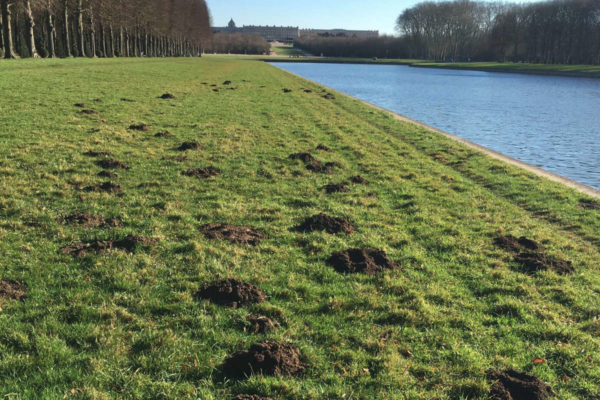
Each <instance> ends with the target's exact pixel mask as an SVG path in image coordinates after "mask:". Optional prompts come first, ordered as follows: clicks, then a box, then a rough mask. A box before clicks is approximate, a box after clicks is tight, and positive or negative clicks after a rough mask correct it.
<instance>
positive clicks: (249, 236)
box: [202, 224, 265, 246]
mask: <svg viewBox="0 0 600 400" xmlns="http://www.w3.org/2000/svg"><path fill="white" fill-rule="evenodd" d="M202 233H204V236H206V237H207V238H209V239H215V240H227V241H229V242H233V243H240V244H246V245H252V246H255V245H257V244H258V243H259V242H260V241H261V240H262V239H264V238H265V234H264V233H263V232H262V231H260V230H258V229H254V228H252V227H250V226H235V225H227V224H208V225H204V226H203V227H202Z"/></svg>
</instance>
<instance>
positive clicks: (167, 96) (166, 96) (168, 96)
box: [160, 93, 175, 100]
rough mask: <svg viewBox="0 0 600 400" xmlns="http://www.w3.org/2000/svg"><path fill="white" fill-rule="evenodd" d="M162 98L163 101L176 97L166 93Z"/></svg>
mask: <svg viewBox="0 0 600 400" xmlns="http://www.w3.org/2000/svg"><path fill="white" fill-rule="evenodd" d="M160 98H161V99H163V100H171V99H174V98H175V95H174V94H172V93H165V94H163V95H162V96H160Z"/></svg>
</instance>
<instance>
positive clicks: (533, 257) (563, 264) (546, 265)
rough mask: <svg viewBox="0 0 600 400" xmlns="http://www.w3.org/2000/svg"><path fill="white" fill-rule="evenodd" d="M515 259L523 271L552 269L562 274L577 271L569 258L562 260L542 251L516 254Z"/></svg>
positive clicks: (531, 271) (531, 272)
mask: <svg viewBox="0 0 600 400" xmlns="http://www.w3.org/2000/svg"><path fill="white" fill-rule="evenodd" d="M515 261H516V262H517V264H519V265H520V266H521V269H522V271H523V272H525V273H528V274H534V273H536V272H538V271H546V270H552V271H555V272H556V273H557V274H560V275H567V274H572V273H573V272H575V268H573V263H572V262H571V261H567V260H561V259H559V258H554V257H551V256H547V255H545V254H543V253H540V252H533V251H532V252H524V253H520V254H518V255H517V256H515Z"/></svg>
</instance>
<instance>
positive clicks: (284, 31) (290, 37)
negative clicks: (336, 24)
mask: <svg viewBox="0 0 600 400" xmlns="http://www.w3.org/2000/svg"><path fill="white" fill-rule="evenodd" d="M213 32H214V33H243V34H246V35H259V36H262V37H263V38H264V39H265V40H266V41H269V42H283V43H294V42H295V41H296V40H298V39H299V38H300V37H311V36H325V37H328V36H335V37H355V38H362V39H365V38H372V37H378V36H379V31H352V30H346V29H299V28H298V27H297V26H296V27H294V26H254V25H247V26H246V25H244V26H242V27H241V28H238V27H237V26H236V24H235V22H234V21H233V18H232V19H231V21H229V24H228V25H227V26H225V27H214V28H213Z"/></svg>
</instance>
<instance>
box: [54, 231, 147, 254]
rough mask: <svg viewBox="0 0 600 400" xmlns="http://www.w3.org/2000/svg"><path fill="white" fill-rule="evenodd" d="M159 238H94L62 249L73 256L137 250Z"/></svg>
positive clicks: (133, 236) (131, 236) (62, 251)
mask: <svg viewBox="0 0 600 400" xmlns="http://www.w3.org/2000/svg"><path fill="white" fill-rule="evenodd" d="M157 242H158V240H156V239H151V238H145V237H141V236H137V235H129V236H126V237H124V238H122V239H108V240H103V241H100V240H93V241H89V242H81V243H74V244H70V245H68V246H65V247H63V248H62V249H61V250H60V251H61V253H63V254H68V255H71V256H73V257H84V256H86V255H87V254H89V253H103V252H105V251H108V250H124V251H126V252H129V253H133V252H135V250H136V249H137V248H138V247H140V246H151V245H153V244H156V243H157Z"/></svg>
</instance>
